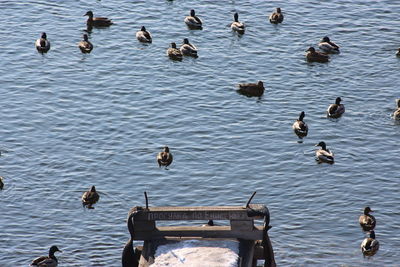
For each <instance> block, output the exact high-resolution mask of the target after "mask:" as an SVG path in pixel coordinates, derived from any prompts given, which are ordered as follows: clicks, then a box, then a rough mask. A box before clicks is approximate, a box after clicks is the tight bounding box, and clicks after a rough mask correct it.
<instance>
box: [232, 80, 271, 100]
mask: <svg viewBox="0 0 400 267" xmlns="http://www.w3.org/2000/svg"><path fill="white" fill-rule="evenodd" d="M238 87H239V89H238V92H239V93H241V94H243V95H246V96H258V97H260V96H262V95H263V94H264V90H265V88H264V83H263V82H262V81H258V82H257V83H239V84H238Z"/></svg>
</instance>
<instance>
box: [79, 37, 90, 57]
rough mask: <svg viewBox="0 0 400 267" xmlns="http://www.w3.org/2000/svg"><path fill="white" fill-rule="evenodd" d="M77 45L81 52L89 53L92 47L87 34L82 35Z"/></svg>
mask: <svg viewBox="0 0 400 267" xmlns="http://www.w3.org/2000/svg"><path fill="white" fill-rule="evenodd" d="M78 47H79V49H80V50H81V52H82V53H90V52H91V51H92V49H93V45H92V43H91V42H89V39H88V35H87V34H84V35H83V40H82V41H80V42H79V43H78Z"/></svg>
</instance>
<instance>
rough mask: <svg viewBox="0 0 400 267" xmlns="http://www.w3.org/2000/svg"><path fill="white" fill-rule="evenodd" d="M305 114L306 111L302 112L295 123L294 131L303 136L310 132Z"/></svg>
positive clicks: (300, 136)
mask: <svg viewBox="0 0 400 267" xmlns="http://www.w3.org/2000/svg"><path fill="white" fill-rule="evenodd" d="M304 116H305V113H304V111H302V112H301V113H300V116H299V118H298V119H297V120H296V121H295V122H294V123H293V126H292V128H293V131H294V133H295V134H296V135H297V136H298V137H299V138H303V137H306V136H307V134H308V126H307V124H306V123H305V122H304V121H303V119H304Z"/></svg>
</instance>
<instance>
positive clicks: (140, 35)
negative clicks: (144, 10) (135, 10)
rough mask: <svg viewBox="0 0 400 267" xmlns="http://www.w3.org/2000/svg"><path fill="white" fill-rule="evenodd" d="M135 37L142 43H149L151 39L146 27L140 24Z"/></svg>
mask: <svg viewBox="0 0 400 267" xmlns="http://www.w3.org/2000/svg"><path fill="white" fill-rule="evenodd" d="M136 39H138V41H139V42H142V43H151V42H152V41H153V38H152V37H151V34H150V33H149V32H148V31H147V30H146V27H144V26H142V28H141V29H140V31H138V32H136Z"/></svg>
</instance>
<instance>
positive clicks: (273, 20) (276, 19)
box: [269, 7, 283, 24]
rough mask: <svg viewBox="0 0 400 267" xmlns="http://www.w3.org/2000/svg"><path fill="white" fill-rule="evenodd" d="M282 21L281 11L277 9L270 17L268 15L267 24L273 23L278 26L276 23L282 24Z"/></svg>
mask: <svg viewBox="0 0 400 267" xmlns="http://www.w3.org/2000/svg"><path fill="white" fill-rule="evenodd" d="M282 21H283V14H282V11H281V8H280V7H278V8H276V11H275V12H272V13H271V15H269V22H271V23H273V24H278V23H282Z"/></svg>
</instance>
